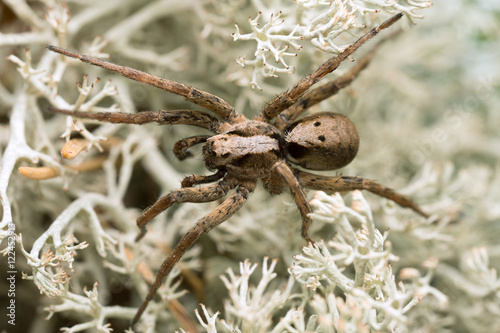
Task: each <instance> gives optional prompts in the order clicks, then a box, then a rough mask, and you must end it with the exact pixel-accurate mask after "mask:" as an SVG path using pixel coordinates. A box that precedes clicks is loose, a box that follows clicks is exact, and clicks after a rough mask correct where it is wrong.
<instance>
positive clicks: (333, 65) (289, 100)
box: [255, 13, 403, 122]
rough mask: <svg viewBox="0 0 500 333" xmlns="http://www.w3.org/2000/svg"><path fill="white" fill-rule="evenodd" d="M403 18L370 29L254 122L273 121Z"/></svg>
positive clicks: (272, 101)
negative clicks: (368, 42)
mask: <svg viewBox="0 0 500 333" xmlns="http://www.w3.org/2000/svg"><path fill="white" fill-rule="evenodd" d="M402 16H403V13H399V14H396V15H394V16H393V17H391V18H390V19H388V20H387V21H385V22H384V23H382V24H381V25H379V26H378V27H375V28H373V29H371V30H370V31H369V32H367V33H366V34H365V35H363V36H362V37H360V38H359V39H358V40H357V41H356V42H354V43H353V44H351V45H350V46H348V47H347V48H346V49H345V50H344V51H343V52H341V53H340V54H339V55H337V56H336V57H333V58H330V59H329V60H327V61H326V62H325V63H324V64H323V65H321V66H320V67H319V68H318V69H317V70H315V71H314V72H312V73H311V74H310V75H308V76H306V77H305V78H303V79H302V80H300V81H299V82H298V83H297V84H296V85H295V86H294V87H293V88H292V89H290V90H288V91H286V92H284V93H282V94H280V95H278V96H276V97H275V98H274V99H273V100H271V101H270V102H269V103H267V104H266V105H265V106H264V107H263V108H262V111H261V113H260V115H258V116H256V117H255V120H259V121H264V122H269V121H271V120H272V119H274V118H275V117H276V116H277V115H278V114H280V113H281V112H282V111H283V110H286V109H287V108H289V107H290V106H291V105H293V104H294V103H295V102H296V101H297V99H299V98H300V96H302V94H303V93H304V92H305V91H306V90H308V89H309V88H310V87H311V86H312V85H314V84H315V83H316V82H318V81H319V80H321V79H322V78H323V77H325V76H326V75H327V74H329V73H331V72H333V71H334V70H336V69H337V67H339V65H340V64H341V63H342V62H343V61H344V60H345V59H346V58H347V57H348V56H350V55H351V54H352V53H353V52H354V51H356V50H357V49H358V48H359V47H360V46H361V45H363V44H364V43H366V42H367V41H368V40H369V39H371V38H372V37H374V36H375V35H377V34H378V33H379V32H380V31H381V30H383V29H386V28H388V27H390V26H391V25H392V24H394V23H395V22H396V21H398V20H399V19H400V18H401V17H402Z"/></svg>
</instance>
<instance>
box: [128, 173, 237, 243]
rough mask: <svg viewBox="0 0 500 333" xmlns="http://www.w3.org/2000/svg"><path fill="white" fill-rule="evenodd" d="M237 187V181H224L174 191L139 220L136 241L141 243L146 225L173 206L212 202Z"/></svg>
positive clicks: (145, 212) (144, 213) (147, 210)
mask: <svg viewBox="0 0 500 333" xmlns="http://www.w3.org/2000/svg"><path fill="white" fill-rule="evenodd" d="M235 187H236V180H234V179H229V180H227V179H222V180H221V181H219V182H218V183H217V184H212V185H209V186H205V187H183V188H179V189H176V190H172V191H171V192H170V193H168V194H165V195H164V196H163V197H161V198H160V199H158V201H156V202H155V203H154V204H153V205H152V206H150V207H149V208H147V209H146V210H145V211H144V212H143V213H142V215H141V216H139V217H138V218H137V226H138V227H139V229H140V233H139V234H138V235H137V237H136V239H135V241H136V242H137V241H139V240H140V239H141V238H142V237H144V235H145V234H146V232H147V230H146V224H147V223H148V222H149V221H151V220H152V219H153V218H154V217H156V216H157V215H158V214H160V213H161V212H163V211H164V210H166V209H167V208H169V207H170V206H172V205H173V204H179V203H183V202H210V201H215V200H217V199H220V198H222V197H224V196H226V194H227V192H229V190H231V189H233V188H235Z"/></svg>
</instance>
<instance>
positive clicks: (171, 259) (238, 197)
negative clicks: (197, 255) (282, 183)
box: [132, 182, 255, 325]
mask: <svg viewBox="0 0 500 333" xmlns="http://www.w3.org/2000/svg"><path fill="white" fill-rule="evenodd" d="M254 188H255V182H246V183H245V184H240V185H239V186H238V188H237V189H236V192H235V193H233V194H232V195H231V196H230V197H229V198H227V199H226V200H224V202H223V203H222V204H220V205H219V206H218V207H217V208H216V209H214V210H213V211H211V212H210V213H208V214H207V215H205V216H204V217H203V218H201V219H200V220H199V221H198V222H197V223H196V225H195V226H194V227H193V228H192V229H191V230H189V231H188V232H187V233H186V234H185V235H184V237H182V239H181V240H180V241H179V243H177V245H176V246H175V248H174V249H173V250H172V252H170V254H169V255H168V257H167V258H166V259H165V261H164V262H163V264H162V265H161V267H160V270H159V271H158V275H156V280H155V282H154V283H153V285H152V286H151V289H150V290H149V293H148V295H147V296H146V299H145V300H144V302H143V303H142V305H141V307H140V308H139V309H138V310H137V313H136V314H135V316H134V319H133V320H132V325H134V324H135V323H137V321H138V320H139V318H140V317H141V315H142V313H143V312H144V310H145V309H146V307H147V306H148V303H149V301H151V300H152V299H153V297H154V295H155V294H156V291H157V290H158V288H159V287H160V286H161V284H162V281H163V278H164V277H165V276H166V275H167V274H168V273H169V272H170V271H171V270H172V267H173V266H174V265H175V264H176V263H177V262H178V261H179V259H180V258H181V257H182V256H183V255H184V253H185V252H186V251H187V250H188V249H189V248H190V247H191V246H192V245H193V244H194V243H195V242H196V241H197V240H198V239H199V238H200V237H201V236H202V235H203V234H206V233H207V232H209V231H210V230H212V229H213V228H215V227H217V226H218V225H219V224H221V223H222V222H224V221H226V220H227V219H228V218H229V217H231V216H232V215H233V214H234V213H236V211H238V210H239V209H240V208H241V207H242V206H243V205H244V204H245V202H246V200H247V199H248V195H249V194H250V193H251V192H253V190H254Z"/></svg>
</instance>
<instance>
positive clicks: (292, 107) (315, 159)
mask: <svg viewBox="0 0 500 333" xmlns="http://www.w3.org/2000/svg"><path fill="white" fill-rule="evenodd" d="M402 16H403V14H401V13H400V14H397V15H395V16H393V17H392V18H390V19H388V20H387V21H385V22H384V23H382V24H381V25H380V26H378V27H375V28H373V29H372V30H370V31H369V32H367V33H366V34H365V35H364V36H362V37H361V38H359V39H358V40H357V41H356V42H355V43H353V44H352V45H350V46H349V47H347V48H346V49H345V50H344V51H343V52H342V53H340V54H339V55H337V56H336V57H333V58H331V59H329V60H328V61H326V62H325V63H324V64H323V65H321V66H320V67H319V68H318V69H317V70H316V71H314V72H313V73H312V74H310V75H308V76H306V77H305V78H303V79H302V80H300V81H299V82H298V83H297V84H296V85H295V86H294V87H293V88H291V89H290V90H289V91H286V92H284V93H282V94H280V95H278V96H276V97H275V98H274V99H273V100H271V101H270V102H269V103H267V104H266V105H264V107H263V108H262V110H261V112H260V113H259V114H258V115H257V116H256V117H255V118H254V119H253V120H248V119H247V118H246V117H245V116H243V115H240V114H238V113H236V112H235V110H234V108H233V107H232V106H231V105H230V104H229V103H227V102H226V101H224V100H223V99H222V98H220V97H217V96H215V95H212V94H210V93H208V92H205V91H202V90H199V89H196V88H193V87H189V86H187V85H185V84H183V83H180V82H176V81H172V80H167V79H163V78H160V77H157V76H154V75H151V74H148V73H145V72H141V71H138V70H136V69H133V68H130V67H124V66H119V65H116V64H113V63H109V62H106V61H103V60H99V59H95V58H92V57H88V56H85V55H81V54H78V53H75V52H72V51H68V50H65V49H62V48H59V47H56V46H47V47H48V49H49V50H51V51H54V52H58V53H61V54H63V55H65V56H69V57H73V58H77V59H80V60H81V61H83V62H87V63H90V64H92V65H96V66H100V67H103V68H105V69H108V70H111V71H114V72H117V73H119V74H121V75H123V76H125V77H127V78H130V79H134V80H137V81H139V82H142V83H145V84H148V85H151V86H155V87H158V88H160V89H163V90H165V91H168V92H170V93H174V94H177V95H181V96H183V97H184V98H185V99H186V100H188V101H190V102H192V103H194V104H197V105H199V106H201V107H204V108H205V109H207V110H208V111H211V112H212V113H207V112H203V111H193V110H174V111H156V112H154V111H146V112H140V113H135V114H130V113H121V112H81V111H68V110H57V109H56V110H54V111H56V112H60V113H65V114H69V115H71V116H74V117H80V118H88V119H96V120H99V121H103V122H110V123H127V124H147V123H153V122H156V123H158V124H162V125H163V124H170V125H177V124H183V125H193V126H198V127H201V128H205V129H208V130H210V131H212V132H214V133H215V135H213V136H209V135H196V136H192V137H189V138H186V139H183V140H180V141H178V142H177V143H176V144H175V146H174V154H175V155H176V156H177V157H178V158H179V159H180V160H183V159H185V158H186V157H189V156H190V153H189V150H188V149H189V148H190V147H192V146H194V145H197V144H200V143H203V148H202V153H203V158H204V160H205V164H206V167H207V168H208V169H210V170H216V172H215V173H213V174H211V175H208V176H197V175H192V176H188V177H186V178H184V180H183V181H182V183H181V188H180V189H176V190H173V191H171V192H170V193H168V194H166V195H165V196H163V197H161V198H160V199H158V201H156V203H154V204H153V205H152V206H151V207H149V208H148V209H147V210H146V211H144V212H143V214H142V215H141V216H139V217H138V219H137V225H138V226H139V228H140V230H141V232H140V234H139V235H138V236H137V240H139V239H140V238H142V237H143V236H144V234H145V233H146V224H147V223H148V222H149V221H151V219H153V218H154V217H155V216H157V215H158V214H160V213H161V212H163V211H164V210H166V209H167V208H169V207H170V206H172V205H173V204H179V203H183V202H210V201H215V200H218V199H221V198H223V197H225V196H226V195H227V194H228V193H229V191H231V190H235V192H234V193H233V194H232V195H230V196H229V197H228V198H227V199H225V200H224V201H223V202H222V203H221V204H220V205H219V206H218V207H217V208H216V209H214V210H213V211H211V212H210V213H208V214H207V215H206V216H204V217H203V218H201V219H200V220H199V221H198V222H197V223H196V225H195V226H194V227H193V228H192V229H191V230H189V231H188V232H187V233H186V235H184V237H182V238H181V240H180V241H179V243H178V244H177V245H176V246H175V248H174V249H173V250H172V252H171V253H170V254H169V255H168V257H167V258H166V259H165V261H164V262H163V264H162V265H161V267H160V270H159V272H158V275H157V276H156V280H155V282H154V284H153V285H152V286H151V289H150V291H149V293H148V295H147V297H146V299H145V300H144V302H143V304H142V305H141V307H140V308H139V309H138V311H137V313H136V315H135V317H134V318H133V323H136V322H137V321H138V320H139V318H140V317H141V315H142V313H143V312H144V310H145V309H146V307H147V305H148V303H149V301H150V300H151V299H152V298H153V297H154V295H155V294H156V291H157V289H158V288H159V287H160V285H161V283H162V281H163V278H164V277H165V276H166V275H167V274H168V273H169V272H170V271H171V269H172V267H173V266H174V265H175V264H176V263H177V262H178V261H179V259H180V258H181V257H182V256H183V254H184V253H185V252H186V251H187V250H188V249H189V248H190V247H191V246H192V245H193V244H194V243H195V242H196V241H197V240H198V239H199V238H200V237H201V236H202V235H203V234H205V233H207V232H209V231H210V230H211V229H213V228H215V227H217V226H218V225H219V224H221V223H222V222H224V221H226V220H227V219H228V218H229V217H230V216H231V215H233V214H234V213H235V212H236V211H238V209H240V208H241V207H242V206H243V205H244V204H245V202H246V200H247V198H248V196H249V194H250V193H251V192H252V191H253V190H254V188H255V186H256V183H257V181H258V180H261V181H262V183H263V185H264V187H265V188H266V189H267V190H268V191H269V192H271V193H272V194H280V193H282V192H283V191H284V190H285V189H288V190H289V191H290V193H291V194H292V196H293V198H294V200H295V203H296V204H297V206H298V208H299V211H300V214H301V216H302V229H301V234H302V237H303V238H304V239H305V240H306V241H308V242H312V240H311V239H310V238H309V236H308V230H309V226H310V225H311V218H310V217H309V213H311V212H312V210H311V207H310V205H309V203H308V201H307V199H306V196H305V194H304V192H303V190H302V188H307V189H313V190H323V191H329V192H344V191H353V190H367V191H370V192H372V193H375V194H377V195H379V196H382V197H385V198H388V199H390V200H392V201H394V202H396V203H397V204H399V205H401V206H403V207H406V208H410V209H413V210H414V211H415V212H417V213H418V214H419V215H421V216H424V217H428V215H427V214H426V213H424V212H423V211H422V210H421V209H420V208H419V207H418V206H417V205H416V204H415V203H414V202H413V201H412V200H411V199H410V198H408V197H406V196H404V195H401V194H399V193H397V192H395V191H394V190H392V189H390V188H387V187H385V186H383V185H381V184H378V183H376V182H374V181H372V180H368V179H364V178H361V177H349V176H335V177H327V176H320V175H315V174H312V173H309V172H306V171H303V170H299V169H297V168H294V167H293V166H292V165H298V166H300V167H302V168H305V169H309V170H335V169H339V168H341V167H343V166H346V165H347V164H349V163H350V162H351V161H352V160H353V158H354V157H355V156H356V153H357V151H358V146H359V136H358V133H357V131H356V128H355V126H354V124H353V123H352V122H351V121H350V120H349V119H347V118H346V117H345V116H343V115H341V114H338V113H333V112H321V113H314V114H312V115H309V116H306V117H303V118H300V119H298V120H297V118H298V117H299V116H300V115H301V114H302V113H303V112H304V111H305V110H307V109H308V108H309V107H311V106H312V105H315V104H317V103H319V102H321V101H323V100H324V99H326V98H328V97H330V96H332V95H334V94H336V93H337V92H338V90H339V89H341V88H343V87H345V86H347V85H348V84H350V83H351V82H352V81H353V80H354V79H355V77H356V76H357V75H358V74H359V73H360V72H361V71H362V70H363V69H364V68H365V67H366V66H367V65H368V63H369V62H370V60H371V58H372V56H373V53H374V51H375V48H376V47H375V48H373V49H372V50H371V51H370V52H369V53H368V54H367V55H365V56H364V57H362V58H361V59H360V60H359V61H358V62H357V63H356V64H355V66H353V68H352V69H350V70H349V71H348V72H347V73H346V74H344V75H342V76H340V77H339V78H338V79H336V80H335V81H332V82H328V83H326V84H324V85H322V86H319V87H315V88H311V87H312V86H313V85H314V84H316V83H317V82H318V81H320V80H321V79H322V78H323V77H324V76H326V75H327V74H329V73H331V72H333V71H334V70H335V69H336V68H337V67H338V66H339V65H340V64H341V63H342V62H343V61H344V60H345V59H346V58H347V57H349V56H350V55H351V54H352V53H353V52H354V51H356V50H357V49H358V48H359V47H360V46H361V45H363V44H364V43H365V42H366V41H368V40H369V39H370V38H372V37H373V36H375V35H376V34H378V32H379V31H381V30H383V29H385V28H387V27H389V26H391V25H392V24H393V23H394V22H396V21H397V20H399V19H400V18H401V17H402ZM310 88H311V89H310ZM209 183H213V184H211V185H207V186H201V187H195V185H201V184H209Z"/></svg>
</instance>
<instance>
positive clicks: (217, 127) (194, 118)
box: [50, 108, 229, 133]
mask: <svg viewBox="0 0 500 333" xmlns="http://www.w3.org/2000/svg"><path fill="white" fill-rule="evenodd" d="M50 110H51V111H54V112H57V113H64V114H67V115H69V116H72V117H78V118H85V119H95V120H99V121H103V122H106V123H115V124H134V125H144V124H149V123H158V124H160V125H193V126H198V127H201V128H206V129H208V130H210V131H212V132H215V133H221V132H223V131H224V130H225V129H226V128H227V127H228V126H229V124H228V123H226V122H224V121H221V120H218V119H217V118H215V117H213V116H211V115H209V114H207V113H205V112H201V111H191V110H172V111H143V112H138V113H125V112H87V111H69V110H62V109H56V108H51V109H50Z"/></svg>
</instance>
